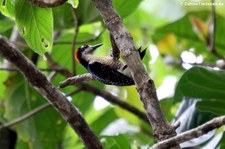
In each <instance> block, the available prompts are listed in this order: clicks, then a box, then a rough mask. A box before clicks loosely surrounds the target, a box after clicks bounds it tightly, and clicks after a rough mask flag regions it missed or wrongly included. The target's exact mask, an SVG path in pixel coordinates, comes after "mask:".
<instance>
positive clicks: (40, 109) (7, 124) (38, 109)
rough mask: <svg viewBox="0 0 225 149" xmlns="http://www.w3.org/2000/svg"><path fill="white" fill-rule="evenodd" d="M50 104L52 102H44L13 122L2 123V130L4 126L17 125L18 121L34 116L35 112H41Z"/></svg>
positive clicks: (0, 127)
mask: <svg viewBox="0 0 225 149" xmlns="http://www.w3.org/2000/svg"><path fill="white" fill-rule="evenodd" d="M50 106H51V104H50V103H46V104H43V105H41V106H39V107H37V108H35V109H33V110H32V111H30V112H28V113H26V114H24V115H22V116H20V117H18V118H16V119H14V120H12V121H11V122H8V123H5V124H2V125H0V130H1V129H3V128H6V127H11V126H13V125H16V124H18V123H21V122H23V121H25V120H26V119H28V118H30V117H32V116H34V115H35V114H37V113H39V112H40V111H42V110H44V109H46V108H48V107H50Z"/></svg>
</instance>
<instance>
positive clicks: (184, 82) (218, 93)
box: [175, 67, 225, 101]
mask: <svg viewBox="0 0 225 149" xmlns="http://www.w3.org/2000/svg"><path fill="white" fill-rule="evenodd" d="M224 82H225V71H218V70H213V69H207V68H203V67H193V68H191V69H189V70H188V71H186V72H185V73H184V75H183V76H182V77H181V79H180V81H179V82H178V85H177V87H176V92H175V101H181V100H182V97H184V96H185V97H193V98H200V99H225V83H224Z"/></svg>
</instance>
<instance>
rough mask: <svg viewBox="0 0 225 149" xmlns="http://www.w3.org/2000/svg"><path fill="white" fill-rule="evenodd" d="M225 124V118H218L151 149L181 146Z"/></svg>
mask: <svg viewBox="0 0 225 149" xmlns="http://www.w3.org/2000/svg"><path fill="white" fill-rule="evenodd" d="M224 124H225V116H220V117H217V118H214V119H212V120H210V121H208V122H206V123H205V124H203V125H201V126H198V127H197V128H194V129H191V130H188V131H186V132H183V133H181V134H178V135H177V136H175V137H172V138H169V139H167V140H164V141H162V142H159V143H157V144H155V145H154V146H153V147H151V149H167V148H169V147H172V146H174V145H175V144H180V143H183V142H185V141H188V140H191V139H194V138H198V137H200V136H202V135H204V134H207V133H208V132H210V131H212V130H213V129H216V128H219V127H221V126H222V125H224Z"/></svg>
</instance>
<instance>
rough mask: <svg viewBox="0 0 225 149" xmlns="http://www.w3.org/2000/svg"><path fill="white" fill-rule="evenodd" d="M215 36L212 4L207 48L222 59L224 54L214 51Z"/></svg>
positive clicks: (214, 14)
mask: <svg viewBox="0 0 225 149" xmlns="http://www.w3.org/2000/svg"><path fill="white" fill-rule="evenodd" d="M214 2H215V0H212V3H214ZM215 38H216V10H215V5H212V11H211V21H210V23H209V37H208V49H209V51H210V52H211V53H212V54H213V55H214V56H216V57H218V58H219V59H223V60H224V56H223V55H221V54H219V53H218V52H217V51H216V47H215Z"/></svg>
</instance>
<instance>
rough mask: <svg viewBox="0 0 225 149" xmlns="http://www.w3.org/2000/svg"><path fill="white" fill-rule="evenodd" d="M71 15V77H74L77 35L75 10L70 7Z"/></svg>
mask: <svg viewBox="0 0 225 149" xmlns="http://www.w3.org/2000/svg"><path fill="white" fill-rule="evenodd" d="M72 14H73V18H74V33H73V40H72V46H71V51H72V53H71V55H72V74H73V76H74V75H76V63H75V57H74V52H75V45H76V39H77V33H78V30H79V28H78V17H77V13H76V10H75V8H73V7H72Z"/></svg>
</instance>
